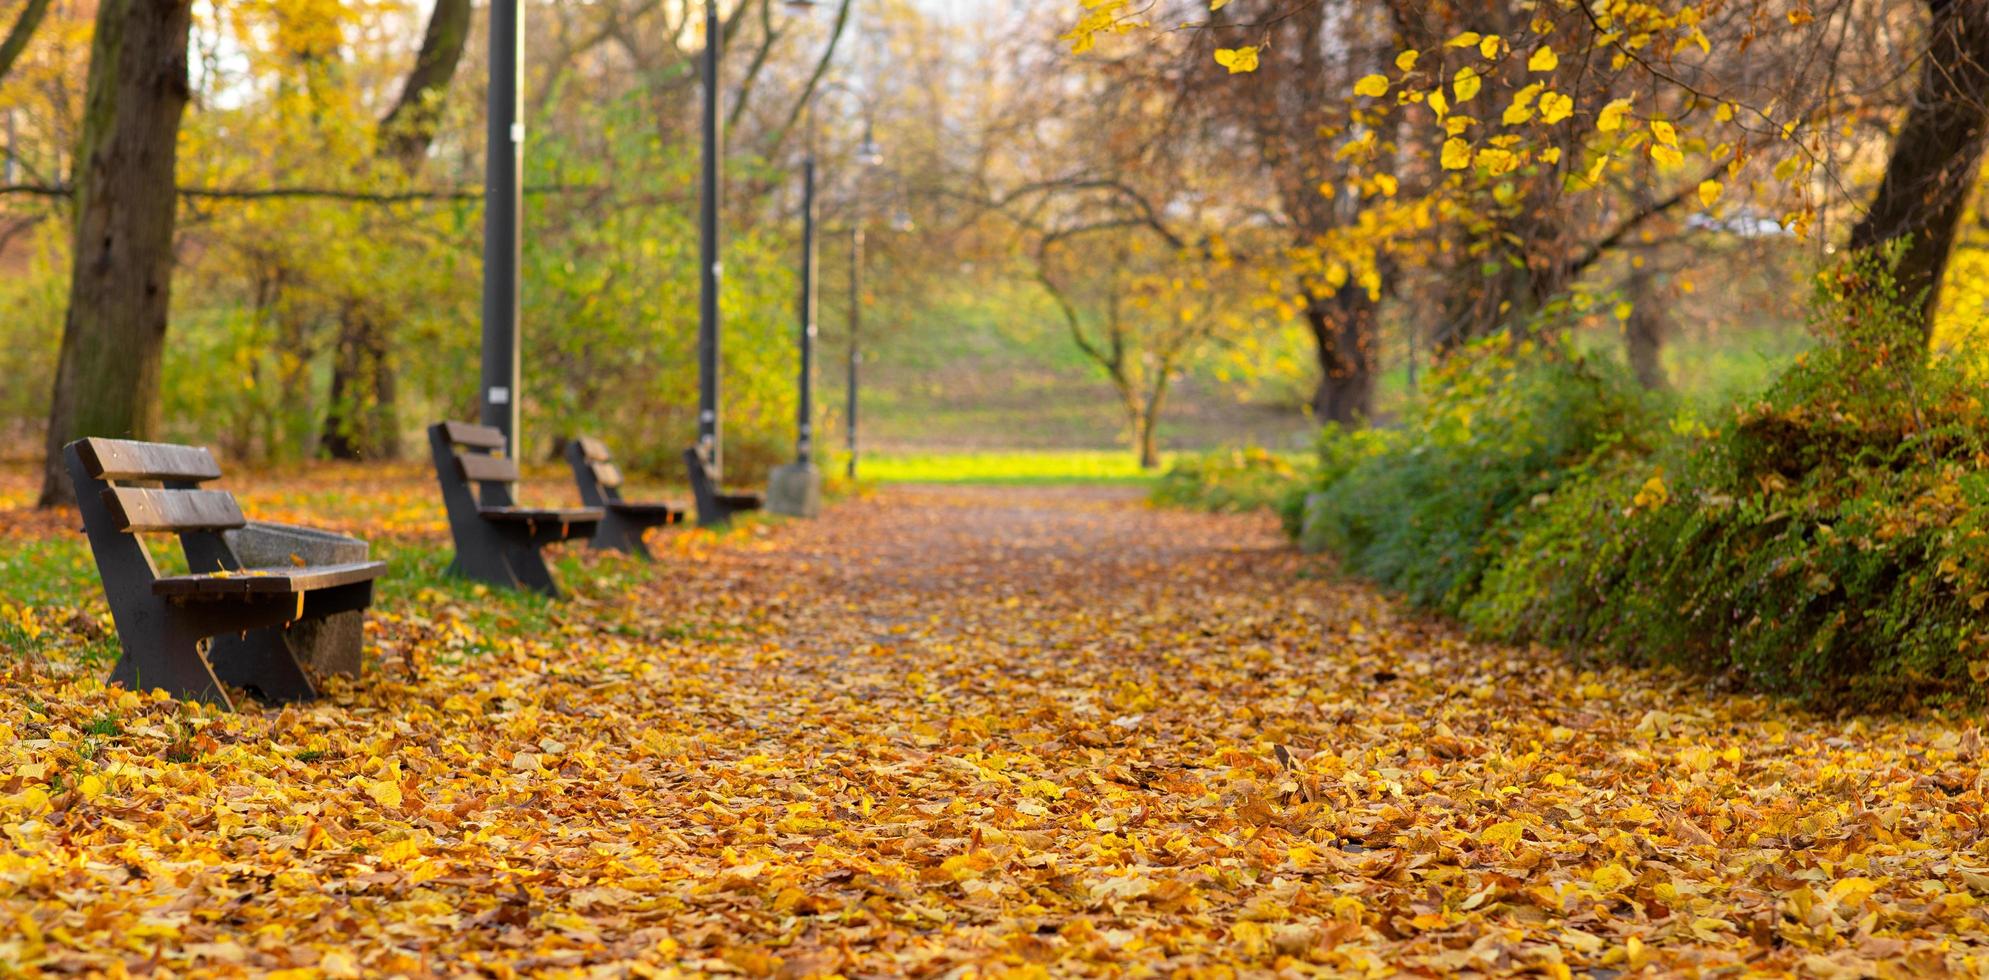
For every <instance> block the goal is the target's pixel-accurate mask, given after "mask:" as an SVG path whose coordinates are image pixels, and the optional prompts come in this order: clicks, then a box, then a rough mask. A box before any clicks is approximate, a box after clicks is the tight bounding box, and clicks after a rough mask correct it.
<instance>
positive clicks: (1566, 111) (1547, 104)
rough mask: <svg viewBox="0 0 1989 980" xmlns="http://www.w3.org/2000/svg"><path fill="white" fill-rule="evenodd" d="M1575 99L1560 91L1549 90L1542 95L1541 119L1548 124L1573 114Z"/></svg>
mask: <svg viewBox="0 0 1989 980" xmlns="http://www.w3.org/2000/svg"><path fill="white" fill-rule="evenodd" d="M1574 111H1575V100H1574V99H1573V98H1570V97H1569V96H1566V95H1562V94H1561V93H1559V92H1548V93H1547V94H1545V95H1542V96H1541V97H1540V121H1541V122H1544V123H1548V124H1550V125H1551V124H1553V123H1557V122H1560V121H1561V120H1563V119H1566V118H1568V117H1569V116H1571V115H1573V114H1574Z"/></svg>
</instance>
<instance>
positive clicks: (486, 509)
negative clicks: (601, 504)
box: [428, 422, 605, 599]
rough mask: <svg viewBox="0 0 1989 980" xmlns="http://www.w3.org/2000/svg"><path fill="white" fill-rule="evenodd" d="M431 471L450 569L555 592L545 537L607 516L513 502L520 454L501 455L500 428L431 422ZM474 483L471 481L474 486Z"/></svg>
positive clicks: (576, 530) (568, 535)
mask: <svg viewBox="0 0 1989 980" xmlns="http://www.w3.org/2000/svg"><path fill="white" fill-rule="evenodd" d="M428 444H429V447H430V448H431V449H433V450H434V454H435V479H436V481H437V482H438V483H440V484H441V485H442V505H443V507H444V508H445V509H447V511H448V513H449V533H450V535H451V536H452V537H453V538H454V539H455V542H456V558H455V560H454V561H453V562H451V563H450V565H449V571H450V572H451V573H452V574H456V575H460V576H462V577H464V578H468V579H474V580H476V581H478V582H486V583H489V584H491V585H497V586H502V587H504V588H507V589H531V590H532V591H535V592H540V593H543V594H545V595H547V596H550V597H552V598H555V599H557V598H559V595H560V591H559V583H558V582H557V581H555V580H554V579H553V575H552V569H550V568H548V567H547V566H546V559H545V554H544V550H545V548H546V546H547V545H553V544H558V543H560V542H562V541H571V540H573V539H575V538H591V537H593V536H594V532H595V529H596V528H598V527H599V526H600V524H601V520H602V518H603V517H604V516H605V515H604V514H603V513H602V512H601V510H600V509H599V508H597V507H581V508H554V509H540V508H531V507H520V506H518V502H517V497H516V496H515V492H514V488H515V487H516V486H517V484H518V462H517V460H514V459H511V458H510V457H509V456H507V455H505V439H504V433H502V432H499V431H498V430H496V429H493V428H490V427H488V426H482V425H466V424H464V423H462V422H439V423H437V424H435V425H432V426H430V427H429V429H428ZM472 484H474V487H473V486H472Z"/></svg>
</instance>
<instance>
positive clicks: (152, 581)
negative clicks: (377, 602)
mask: <svg viewBox="0 0 1989 980" xmlns="http://www.w3.org/2000/svg"><path fill="white" fill-rule="evenodd" d="M62 455H63V462H64V465H66V466H67V467H68V470H69V479H70V480H71V481H72V483H73V484H74V486H75V487H76V505H77V509H78V510H80V511H81V512H82V517H83V533H84V534H85V535H86V536H87V537H88V538H89V541H90V551H91V553H92V554H93V555H94V556H95V557H96V561H97V572H98V574H99V575H100V576H101V577H102V579H103V585H104V598H105V599H106V600H107V601H108V602H109V604H110V609H111V619H112V621H113V622H115V623H116V625H117V636H118V641H119V642H120V643H121V644H122V645H123V648H124V652H123V654H122V656H120V657H119V658H118V661H117V665H116V666H115V667H113V668H111V674H110V680H111V682H112V683H114V684H122V685H123V686H124V687H125V688H127V689H129V690H134V691H142V690H150V689H153V688H163V689H164V690H165V691H167V692H168V693H170V694H172V695H173V696H175V697H178V698H183V699H187V700H194V701H205V702H208V703H210V704H218V705H221V706H223V707H226V708H230V709H232V708H233V707H234V704H233V702H232V700H231V699H230V698H229V697H228V692H227V690H226V689H225V688H224V687H223V686H222V683H223V682H224V681H225V682H226V683H228V684H232V685H235V686H237V687H242V688H246V689H249V690H250V691H253V692H255V693H257V694H258V695H260V696H261V697H262V698H264V699H266V700H270V701H278V702H284V701H302V700H309V699H311V698H314V697H316V696H317V693H318V692H317V687H316V685H315V684H313V683H312V681H311V677H310V675H309V674H308V673H307V672H306V671H305V670H304V667H303V664H302V662H301V661H300V660H299V659H298V656H297V650H296V648H295V647H294V646H293V645H292V644H291V642H290V636H289V629H288V628H289V626H290V625H292V624H294V623H298V622H303V621H306V620H314V619H321V618H323V617H325V616H330V615H333V614H336V613H343V612H357V611H360V610H363V609H365V608H367V607H368V606H370V605H372V603H373V580H374V579H376V578H378V577H379V576H380V574H381V573H382V572H384V571H385V570H386V567H387V566H386V564H385V563H384V562H377V561H374V562H359V563H354V564H348V565H322V566H317V567H303V568H285V569H255V570H250V571H244V570H243V568H242V563H241V560H240V559H239V558H238V557H237V556H236V554H235V551H234V549H233V548H231V547H229V545H228V541H227V539H226V538H224V537H223V536H222V533H221V532H223V531H227V530H233V529H236V528H240V527H242V526H244V525H245V524H246V523H247V521H246V520H245V519H244V518H243V517H242V511H241V508H240V506H239V505H237V504H236V502H235V498H234V496H233V495H232V494H229V493H226V492H223V491H218V490H202V489H200V486H201V484H204V483H209V482H212V481H214V480H218V479H220V478H221V468H220V466H219V465H217V464H216V463H215V462H214V455H213V454H212V453H210V452H208V451H207V450H206V449H203V448H199V447H195V446H174V445H166V444H162V443H147V442H128V441H125V440H120V439H81V440H78V441H76V442H72V443H70V444H69V445H68V446H66V447H64V449H63V453H62ZM155 484H156V485H157V486H156V487H155V486H153V485H155ZM152 533H159V534H174V535H177V536H178V538H179V542H180V547H181V549H182V550H183V551H184V552H185V554H186V560H187V567H188V569H189V574H187V575H177V576H167V577H162V576H160V574H159V569H158V566H156V565H154V564H153V563H152V554H151V552H149V551H147V550H146V548H145V544H144V542H143V541H142V540H140V535H142V534H152Z"/></svg>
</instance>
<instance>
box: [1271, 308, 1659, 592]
mask: <svg viewBox="0 0 1989 980" xmlns="http://www.w3.org/2000/svg"><path fill="white" fill-rule="evenodd" d="M1431 390H1432V395H1431V397H1430V398H1429V399H1428V400H1426V401H1425V402H1423V403H1422V404H1421V405H1419V406H1418V407H1417V408H1416V409H1415V410H1414V411H1413V412H1412V413H1411V414H1410V416H1409V418H1408V419H1407V420H1406V424H1405V425H1404V427H1403V428H1402V429H1400V430H1397V431H1394V432H1387V433H1374V432H1354V433H1345V432H1338V431H1329V432H1328V433H1327V434H1326V435H1325V436H1324V437H1322V440H1321V444H1320V470H1319V477H1318V480H1317V482H1316V484H1315V485H1314V487H1313V488H1312V492H1311V493H1310V494H1308V495H1307V497H1306V500H1305V501H1304V503H1303V505H1302V514H1301V515H1300V516H1301V520H1300V521H1299V524H1300V540H1301V542H1302V543H1303V544H1304V545H1305V546H1306V547H1307V548H1309V549H1313V550H1327V551H1331V552H1334V553H1335V554H1337V555H1338V556H1339V557H1340V558H1341V560H1342V561H1343V562H1344V563H1345V565H1346V567H1347V568H1348V569H1349V570H1351V571H1353V572H1356V573H1358V574H1361V575H1364V576H1367V577H1370V578H1373V579H1375V580H1377V581H1379V582H1381V583H1383V584H1385V585H1388V586H1390V587H1392V588H1395V589H1398V590H1400V591H1402V592H1403V593H1405V594H1406V595H1407V596H1408V597H1409V598H1410V599H1411V600H1412V601H1414V602H1416V603H1417V604H1419V605H1423V606H1429V607H1434V608H1439V609H1443V610H1445V611H1449V612H1453V613H1454V612H1458V611H1460V610H1461V608H1462V606H1463V604H1464V603H1465V602H1466V601H1467V600H1468V599H1469V598H1470V596H1471V595H1472V594H1473V593H1474V592H1475V591H1476V590H1477V588H1478V584H1479V580H1480V578H1481V577H1482V575H1483V574H1484V572H1485V569H1486V568H1487V567H1488V566H1489V565H1490V564H1491V562H1492V561H1493V560H1494V559H1495V558H1496V557H1497V556H1498V555H1499V554H1501V553H1502V552H1503V551H1504V549H1505V548H1507V547H1508V546H1510V545H1511V544H1512V543H1513V542H1514V541H1515V540H1517V538H1518V536H1519V535H1520V532H1521V530H1522V524H1523V518H1524V515H1525V514H1526V512H1528V511H1529V510H1530V509H1531V508H1533V507H1534V506H1536V502H1537V501H1540V500H1541V499H1543V498H1545V497H1546V496H1548V495H1551V494H1552V493H1553V492H1554V491H1555V490H1556V489H1557V488H1559V487H1560V486H1561V485H1562V484H1564V483H1566V482H1568V481H1570V480H1573V479H1577V478H1579V477H1581V476H1582V475H1584V474H1586V473H1587V472H1589V471H1590V470H1591V469H1592V468H1594V467H1596V466H1598V465H1601V464H1602V462H1603V461H1605V460H1608V459H1611V458H1614V457H1617V456H1621V455H1625V454H1629V453H1632V452H1633V451H1635V450H1636V449H1638V448H1640V445H1641V444H1640V443H1639V441H1638V440H1639V438H1640V436H1639V435H1638V434H1639V433H1643V432H1645V431H1647V430H1648V429H1650V428H1651V427H1653V424H1654V422H1655V420H1656V419H1657V418H1659V417H1660V416H1659V415H1658V414H1657V413H1656V411H1655V409H1654V406H1653V405H1651V404H1650V401H1649V397H1648V396H1647V395H1645V394H1644V393H1643V392H1641V391H1640V390H1639V389H1638V388H1637V387H1636V385H1635V383H1634V381H1633V380H1632V379H1630V378H1629V377H1628V376H1627V374H1625V373H1624V372H1623V371H1622V370H1621V369H1620V368H1618V367H1616V366H1615V365H1613V364H1611V363H1609V362H1606V361H1597V360H1593V359H1590V358H1586V357H1584V356H1582V355H1581V354H1579V353H1578V352H1576V351H1575V350H1574V349H1573V348H1572V347H1570V346H1566V345H1560V344H1544V345H1543V344H1541V343H1539V342H1536V341H1527V342H1523V343H1519V344H1516V345H1515V344H1512V343H1510V342H1509V341H1507V340H1506V339H1504V338H1498V339H1494V340H1490V341H1486V342H1483V343H1480V344H1479V345H1477V346H1475V347H1472V348H1470V349H1468V350H1466V351H1463V352H1460V353H1459V354H1457V355H1455V356H1453V357H1452V358H1450V359H1449V361H1448V362H1447V363H1446V364H1445V365H1444V366H1443V367H1442V368H1441V369H1440V370H1439V371H1438V372H1436V373H1435V374H1434V375H1433V377H1432V378H1431Z"/></svg>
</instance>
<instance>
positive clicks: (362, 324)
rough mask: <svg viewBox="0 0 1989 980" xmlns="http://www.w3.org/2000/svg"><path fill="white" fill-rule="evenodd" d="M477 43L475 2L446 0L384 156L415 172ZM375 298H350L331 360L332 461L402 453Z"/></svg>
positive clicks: (383, 133)
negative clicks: (473, 36) (459, 69)
mask: <svg viewBox="0 0 1989 980" xmlns="http://www.w3.org/2000/svg"><path fill="white" fill-rule="evenodd" d="M469 37H470V0H439V2H437V3H436V5H435V10H434V11H433V12H432V13H430V14H429V17H428V27H427V29H426V30H425V31H424V32H423V34H422V38H421V53H420V54H418V55H416V56H415V60H414V69H413V70H412V71H410V72H408V76H407V84H406V85H403V86H402V87H401V95H400V98H399V99H397V100H395V102H394V107H393V108H392V109H389V110H388V111H387V115H386V117H385V118H384V119H382V120H381V121H380V149H379V153H380V156H381V157H382V158H385V159H390V160H393V161H394V162H395V163H397V164H398V165H399V166H400V168H401V169H402V170H403V171H404V172H406V173H408V174H414V173H416V172H417V171H419V170H420V169H421V164H422V161H423V159H424V158H426V157H427V156H428V148H429V146H430V145H431V144H432V143H433V142H434V140H435V127H436V123H437V122H438V121H439V120H440V119H441V116H442V99H443V97H444V96H446V95H447V94H448V91H449V82H450V80H451V79H453V78H455V77H456V66H457V64H459V63H460V62H461V61H462V58H463V49H464V47H466V46H467V44H468V41H469ZM389 333H390V331H389V330H388V327H387V325H386V322H385V320H384V318H383V317H382V316H381V315H380V314H379V311H378V309H377V308H376V307H375V305H374V304H373V302H372V300H371V299H369V298H368V297H365V296H354V297H351V298H350V299H349V300H348V301H347V303H346V304H345V308H344V309H343V310H342V311H341V312H340V314H339V321H338V341H337V343H336V344H335V345H334V348H335V353H334V355H333V359H332V377H331V398H330V400H329V403H328V404H327V406H326V408H325V419H324V428H323V431H322V433H321V435H320V436H319V441H318V445H319V448H320V449H321V451H322V452H323V453H324V454H325V455H326V456H329V457H331V458H332V459H347V460H358V459H394V458H397V457H398V456H399V455H400V444H401V440H400V412H399V408H398V406H397V405H396V404H395V391H396V389H397V388H398V382H397V379H396V378H395V377H394V362H393V344H392V341H391V338H390V336H389Z"/></svg>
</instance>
